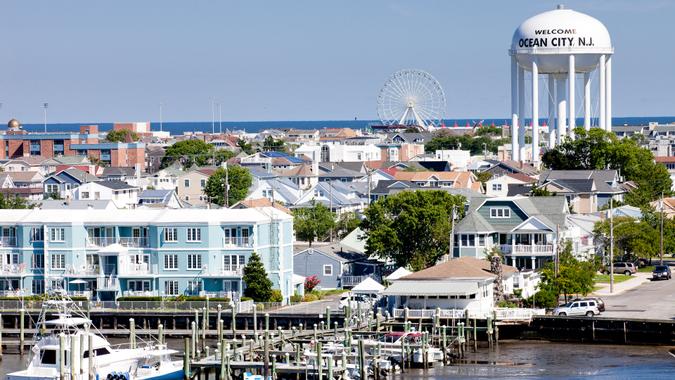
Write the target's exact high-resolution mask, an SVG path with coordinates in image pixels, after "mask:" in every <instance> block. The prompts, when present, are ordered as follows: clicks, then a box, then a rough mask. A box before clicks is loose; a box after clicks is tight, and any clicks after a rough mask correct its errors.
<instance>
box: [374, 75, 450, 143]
mask: <svg viewBox="0 0 675 380" xmlns="http://www.w3.org/2000/svg"><path fill="white" fill-rule="evenodd" d="M445 107H446V102H445V92H443V88H442V87H441V84H440V83H438V81H437V80H436V78H434V77H433V76H431V74H429V73H427V72H426V71H422V70H410V69H408V70H400V71H397V72H395V73H394V74H393V75H392V76H391V77H390V78H389V79H388V80H387V82H386V83H385V84H384V86H383V87H382V89H381V90H380V94H379V95H378V97H377V115H378V117H379V118H380V121H381V122H382V124H384V125H387V126H395V125H401V126H416V127H419V128H422V129H425V130H429V129H434V128H436V127H438V126H440V125H441V123H442V121H443V115H444V112H445Z"/></svg>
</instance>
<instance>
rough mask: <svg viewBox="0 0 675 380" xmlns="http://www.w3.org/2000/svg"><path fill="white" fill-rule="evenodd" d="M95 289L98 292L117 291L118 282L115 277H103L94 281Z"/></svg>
mask: <svg viewBox="0 0 675 380" xmlns="http://www.w3.org/2000/svg"><path fill="white" fill-rule="evenodd" d="M96 285H97V286H96V289H98V290H118V289H119V288H120V281H119V279H118V278H117V277H112V276H109V277H103V278H99V279H97V280H96Z"/></svg>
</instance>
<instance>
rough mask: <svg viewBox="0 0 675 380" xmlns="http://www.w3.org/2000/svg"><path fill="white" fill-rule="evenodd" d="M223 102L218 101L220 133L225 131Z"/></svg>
mask: <svg viewBox="0 0 675 380" xmlns="http://www.w3.org/2000/svg"><path fill="white" fill-rule="evenodd" d="M221 105H222V104H221V103H220V102H218V133H223V109H222V107H221Z"/></svg>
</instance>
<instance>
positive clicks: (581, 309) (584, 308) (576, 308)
mask: <svg viewBox="0 0 675 380" xmlns="http://www.w3.org/2000/svg"><path fill="white" fill-rule="evenodd" d="M597 314H600V310H599V309H598V303H597V302H596V301H595V300H592V299H588V300H579V301H570V302H568V303H566V304H564V305H560V306H558V307H556V308H555V309H553V315H560V316H566V315H570V316H573V315H585V316H587V317H592V316H594V315H597Z"/></svg>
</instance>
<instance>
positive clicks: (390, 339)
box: [366, 331, 443, 365]
mask: <svg viewBox="0 0 675 380" xmlns="http://www.w3.org/2000/svg"><path fill="white" fill-rule="evenodd" d="M421 341H422V333H421V332H415V331H411V332H398V331H394V332H390V333H387V334H384V335H383V336H382V337H380V340H378V341H375V340H369V341H367V343H366V345H367V346H369V347H370V348H371V349H372V350H379V352H380V354H381V355H382V356H386V357H390V358H392V359H394V360H396V361H398V362H401V361H402V360H403V343H406V344H407V345H420V344H421ZM424 352H426V358H427V363H428V364H429V365H433V364H434V363H442V362H443V351H442V350H440V349H438V348H436V347H432V346H430V345H427V347H425V348H424V349H423V348H422V347H415V348H413V350H412V362H413V364H416V365H421V364H423V363H424Z"/></svg>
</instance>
